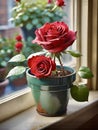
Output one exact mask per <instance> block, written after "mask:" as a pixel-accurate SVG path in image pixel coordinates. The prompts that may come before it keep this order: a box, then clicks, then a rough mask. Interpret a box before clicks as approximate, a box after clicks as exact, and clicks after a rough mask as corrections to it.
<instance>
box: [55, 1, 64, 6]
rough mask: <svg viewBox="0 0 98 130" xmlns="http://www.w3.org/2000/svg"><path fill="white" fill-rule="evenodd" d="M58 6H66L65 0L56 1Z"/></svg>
mask: <svg viewBox="0 0 98 130" xmlns="http://www.w3.org/2000/svg"><path fill="white" fill-rule="evenodd" d="M56 5H57V6H64V5H65V2H64V0H56Z"/></svg>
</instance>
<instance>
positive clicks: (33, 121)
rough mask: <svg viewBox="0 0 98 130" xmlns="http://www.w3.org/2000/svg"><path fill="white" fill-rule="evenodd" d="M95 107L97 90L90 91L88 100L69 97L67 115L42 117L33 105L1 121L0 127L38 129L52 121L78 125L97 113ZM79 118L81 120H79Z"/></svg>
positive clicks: (97, 104)
mask: <svg viewBox="0 0 98 130" xmlns="http://www.w3.org/2000/svg"><path fill="white" fill-rule="evenodd" d="M20 102H21V101H20ZM21 105H22V102H21ZM9 107H10V106H9ZM6 109H7V108H6ZM6 109H5V110H6ZM10 109H11V107H10ZM12 109H13V108H12ZM93 109H94V110H93ZM97 109H98V92H97V91H95V92H90V97H89V102H84V103H81V102H76V101H74V100H73V99H70V101H69V104H68V110H67V115H63V116H60V117H44V116H41V115H39V114H38V113H37V112H36V108H35V107H31V108H29V109H28V110H25V111H24V112H22V113H20V114H17V115H16V116H14V117H12V118H10V119H8V120H6V121H4V122H2V123H1V124H0V129H1V130H40V129H43V128H46V129H47V126H50V125H52V124H54V123H57V124H59V122H64V124H65V123H66V122H71V124H72V126H73V127H75V126H76V125H77V126H79V125H80V124H81V123H83V122H85V121H86V120H89V119H90V118H92V117H93V116H95V115H96V114H98V111H97ZM0 116H1V112H0ZM84 116H86V118H84ZM72 119H74V120H73V122H75V120H78V123H76V122H75V124H76V125H74V123H72ZM80 119H82V120H81V121H80V122H79V120H80ZM72 126H71V127H72ZM65 127H66V126H65ZM67 127H68V126H67ZM53 128H54V127H53ZM54 129H55V128H54Z"/></svg>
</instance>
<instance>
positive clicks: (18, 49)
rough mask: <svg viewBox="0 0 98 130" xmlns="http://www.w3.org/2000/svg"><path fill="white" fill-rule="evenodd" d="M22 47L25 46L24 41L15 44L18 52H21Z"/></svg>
mask: <svg viewBox="0 0 98 130" xmlns="http://www.w3.org/2000/svg"><path fill="white" fill-rule="evenodd" d="M22 48H23V43H22V42H17V43H16V44H15V50H16V51H17V52H18V53H20V51H21V50H22Z"/></svg>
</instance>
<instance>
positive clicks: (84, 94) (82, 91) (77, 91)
mask: <svg viewBox="0 0 98 130" xmlns="http://www.w3.org/2000/svg"><path fill="white" fill-rule="evenodd" d="M70 91H71V96H72V98H73V99H75V100H76V101H79V102H84V101H88V96H89V89H88V88H87V87H86V86H85V85H79V86H76V85H73V86H72V87H71V90H70Z"/></svg>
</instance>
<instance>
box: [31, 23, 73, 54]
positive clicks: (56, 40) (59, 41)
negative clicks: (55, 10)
mask: <svg viewBox="0 0 98 130" xmlns="http://www.w3.org/2000/svg"><path fill="white" fill-rule="evenodd" d="M35 34H36V38H35V40H33V43H37V44H39V45H41V46H42V47H43V48H44V49H46V50H48V51H49V52H52V53H58V52H62V51H63V50H65V49H67V48H68V47H69V46H71V45H72V44H73V42H74V41H75V39H76V32H73V31H71V30H69V28H68V26H67V24H66V23H64V22H53V23H46V24H44V25H43V26H42V27H41V28H39V29H37V30H36V31H35Z"/></svg>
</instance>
